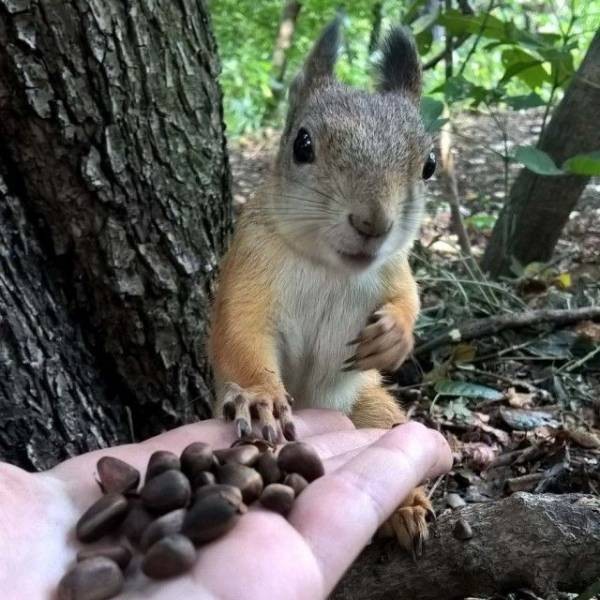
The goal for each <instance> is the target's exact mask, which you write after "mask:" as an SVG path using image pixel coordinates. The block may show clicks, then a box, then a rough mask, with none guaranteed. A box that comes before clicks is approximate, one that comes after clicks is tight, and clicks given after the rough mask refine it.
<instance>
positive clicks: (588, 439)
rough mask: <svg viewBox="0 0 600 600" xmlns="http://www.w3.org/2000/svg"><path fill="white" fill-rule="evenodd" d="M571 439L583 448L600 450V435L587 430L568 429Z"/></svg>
mask: <svg viewBox="0 0 600 600" xmlns="http://www.w3.org/2000/svg"><path fill="white" fill-rule="evenodd" d="M566 433H568V435H569V438H571V440H573V441H574V442H575V443H576V444H577V445H579V446H581V447H582V448H600V435H598V433H595V432H594V431H586V430H585V429H567V430H566Z"/></svg>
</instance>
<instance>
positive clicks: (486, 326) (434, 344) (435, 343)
mask: <svg viewBox="0 0 600 600" xmlns="http://www.w3.org/2000/svg"><path fill="white" fill-rule="evenodd" d="M593 320H600V307H598V306H587V307H584V308H577V309H564V310H556V309H542V310H531V311H526V312H523V313H518V314H507V315H499V316H496V317H489V318H487V319H474V320H472V321H469V322H467V323H465V324H464V325H462V326H460V327H453V328H450V329H448V330H447V331H445V332H444V333H442V334H441V335H438V336H437V337H435V338H433V339H432V340H430V341H428V342H425V343H424V344H421V345H419V346H417V348H415V354H416V355H419V354H423V353H424V352H428V351H431V350H434V349H435V348H439V347H440V346H445V345H446V344H452V343H457V342H466V341H469V340H473V339H477V338H482V337H487V336H489V335H494V334H496V333H499V332H500V331H504V330H505V329H518V328H520V327H527V326H529V325H538V324H540V323H554V324H555V325H569V324H570V323H577V322H578V321H593Z"/></svg>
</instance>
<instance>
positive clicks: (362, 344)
mask: <svg viewBox="0 0 600 600" xmlns="http://www.w3.org/2000/svg"><path fill="white" fill-rule="evenodd" d="M395 313H396V311H395V310H394V307H392V306H390V305H386V306H383V307H382V308H381V309H379V310H378V311H376V312H374V313H373V316H372V317H371V322H370V324H369V325H367V326H366V327H365V328H364V329H363V330H362V332H361V334H360V335H359V336H358V337H357V338H356V339H355V340H352V342H350V344H349V345H352V344H358V345H357V347H356V352H355V354H354V355H353V356H351V357H350V358H349V359H348V360H346V362H344V365H343V368H342V370H343V371H352V370H355V369H358V370H360V371H366V370H367V369H378V370H380V371H395V370H396V369H398V368H399V367H400V365H401V364H402V363H403V362H404V360H405V359H406V357H407V356H408V355H409V354H410V352H411V351H412V349H413V334H412V325H408V324H407V323H403V322H402V320H401V319H400V318H398V315H397V314H395Z"/></svg>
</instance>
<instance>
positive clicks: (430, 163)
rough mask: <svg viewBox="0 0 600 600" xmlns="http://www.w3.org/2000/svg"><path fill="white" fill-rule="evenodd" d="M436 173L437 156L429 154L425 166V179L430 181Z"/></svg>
mask: <svg viewBox="0 0 600 600" xmlns="http://www.w3.org/2000/svg"><path fill="white" fill-rule="evenodd" d="M434 173H435V154H434V153H433V152H430V153H429V156H428V157H427V160H426V161H425V164H424V165H423V179H429V178H430V177H431V176H432V175H433V174H434Z"/></svg>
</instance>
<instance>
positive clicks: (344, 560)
mask: <svg viewBox="0 0 600 600" xmlns="http://www.w3.org/2000/svg"><path fill="white" fill-rule="evenodd" d="M451 465H452V458H451V453H450V449H449V447H448V444H447V443H446V441H445V440H444V438H443V437H442V436H441V435H440V434H439V433H437V432H435V431H433V430H430V429H427V428H425V427H424V426H423V425H420V424H419V423H414V422H411V423H407V424H405V425H401V426H399V427H396V428H394V429H392V430H391V431H389V432H387V433H386V434H385V435H384V436H383V437H381V438H380V439H379V440H378V441H376V442H375V443H374V444H372V445H370V446H369V447H367V448H366V449H365V450H363V451H362V452H361V453H360V454H359V455H358V456H356V457H355V458H353V459H352V460H350V461H349V462H348V463H346V464H345V465H344V466H342V467H340V468H339V469H337V470H336V471H334V472H333V473H331V474H327V475H325V476H324V477H322V478H320V479H318V480H316V481H314V482H313V483H312V484H311V485H310V486H309V487H308V488H306V490H305V491H304V492H303V493H302V494H301V495H300V496H299V497H298V499H297V501H296V503H295V504H294V508H293V509H292V512H291V513H290V516H289V520H290V523H292V525H294V527H295V528H296V529H297V530H298V531H299V533H300V534H301V535H302V536H303V537H304V538H305V539H306V541H307V543H308V544H309V545H310V547H311V549H312V551H313V553H314V555H315V558H316V560H317V561H318V562H319V564H320V566H321V573H322V575H323V577H324V578H325V585H326V590H327V591H330V590H331V589H333V587H334V585H335V583H336V582H337V580H338V579H339V578H340V577H341V576H342V574H343V573H344V571H345V570H346V569H347V568H348V567H349V566H350V564H351V563H352V561H353V560H354V559H355V558H356V556H358V554H359V552H360V551H361V550H362V548H363V547H364V546H365V545H366V544H367V543H368V541H369V540H370V539H371V537H372V536H373V535H374V533H375V531H376V530H377V528H378V527H379V526H380V525H381V524H382V523H383V522H384V520H385V519H387V518H388V517H389V516H390V515H391V513H392V511H394V510H395V509H396V508H397V506H398V505H399V504H400V503H401V501H402V500H403V499H404V498H405V497H406V496H407V495H408V493H409V492H410V491H411V490H412V489H413V488H414V487H416V486H417V485H418V484H419V483H420V482H421V481H423V480H424V479H426V478H428V477H433V476H435V475H438V474H441V473H443V472H445V471H447V470H449V469H450V467H451Z"/></svg>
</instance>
